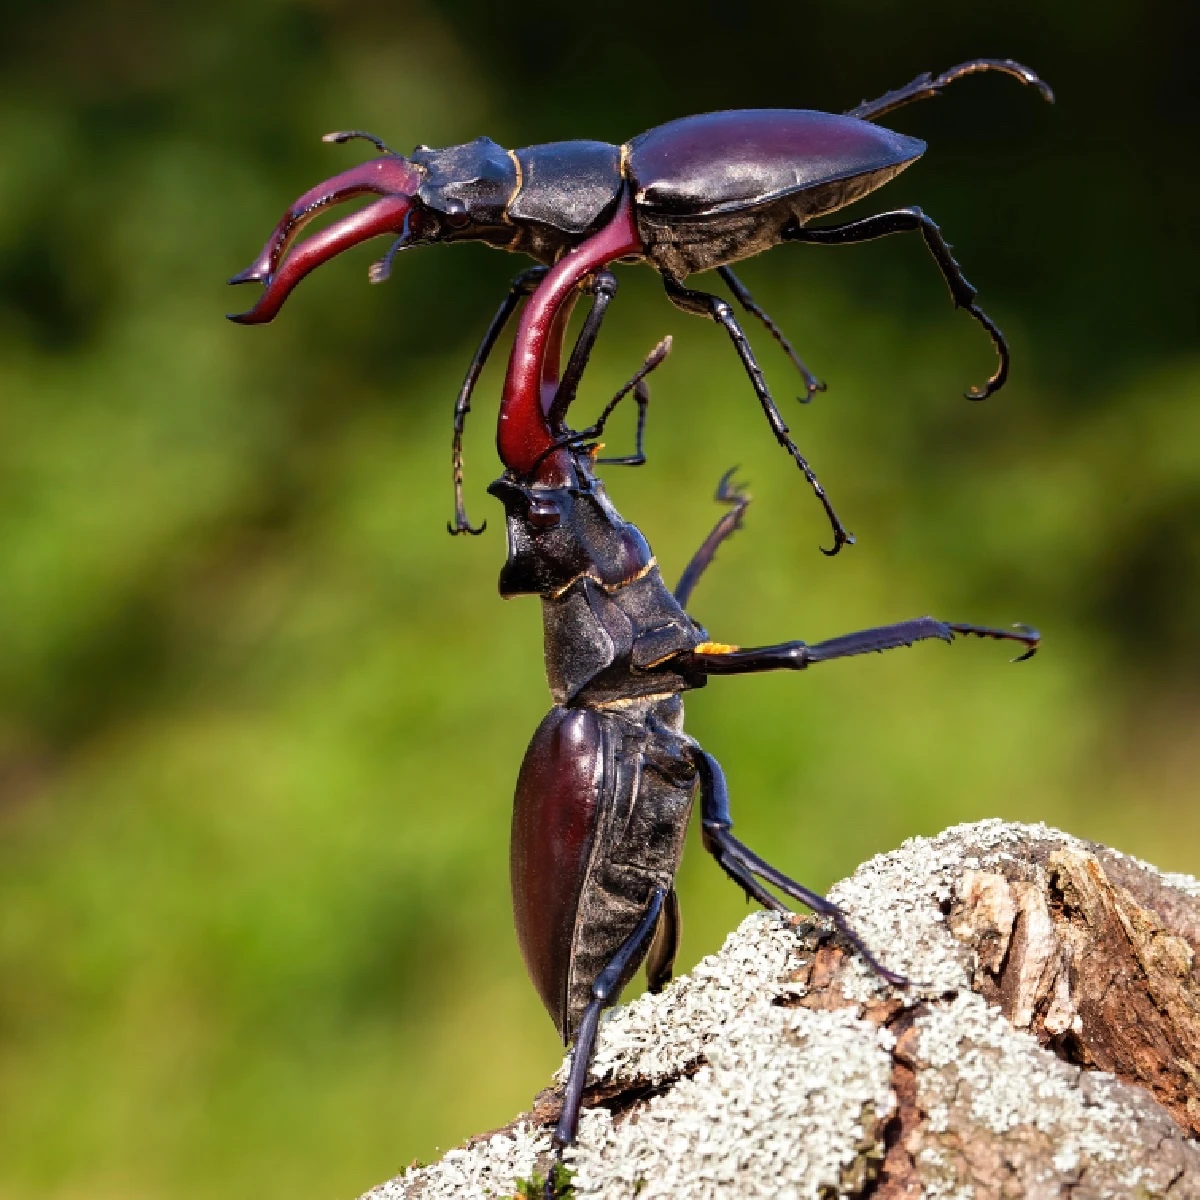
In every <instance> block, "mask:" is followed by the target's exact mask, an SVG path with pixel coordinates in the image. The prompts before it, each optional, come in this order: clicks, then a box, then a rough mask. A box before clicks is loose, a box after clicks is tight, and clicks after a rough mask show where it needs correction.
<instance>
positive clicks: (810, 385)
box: [717, 267, 825, 404]
mask: <svg viewBox="0 0 1200 1200" xmlns="http://www.w3.org/2000/svg"><path fill="white" fill-rule="evenodd" d="M717 274H718V275H720V277H721V278H722V279H723V280H725V283H726V285H727V286H728V288H729V290H730V291H731V292H732V293H733V294H734V296H735V297H736V298H737V302H738V303H739V304H740V305H741V306H742V307H743V308H744V309H745V310H746V311H747V312H748V313H749V314H750V315H751V316H754V317H757V318H758V319H759V320H760V321H761V322H762V323H763V325H764V326H766V329H767V332H768V333H769V334H770V335H771V336H772V337H773V338H774V339H775V340H776V341H777V342H778V343H779V345H780V348H781V349H782V350H783V352H784V354H786V355H787V356H788V358H790V359H791V360H792V366H794V367H795V368H796V370H797V371H799V372H800V377H801V378H802V379H803V380H804V395H803V396H801V397H800V403H801V404H807V403H808V402H809V401H810V400H811V399H812V398H813V396H814V395H816V393H817V392H823V391H824V390H825V385H824V384H823V383H822V382H821V380H819V379H818V378H817V377H816V376H815V375H814V374H813V373H812V372H811V371H810V370H809V369H808V367H807V366H805V364H804V360H803V359H802V358H801V357H800V355H799V354H797V353H796V349H795V347H794V346H793V345H792V343H791V342H789V341H788V339H787V337H786V336H785V335H784V332H783V330H782V329H780V328H779V326H778V325H776V324H775V322H774V320H772V318H771V315H770V313H768V312H766V311H765V310H764V309H762V308H760V307H759V306H758V304H757V302H756V301H755V299H754V297H753V296H752V295H750V289H749V288H747V287H746V285H745V284H744V283H743V282H742V281H741V280H740V279H739V278H738V277H737V276H736V275H735V274H734V273H733V272H732V271H731V270H730V269H729V268H728V267H718V268H717Z"/></svg>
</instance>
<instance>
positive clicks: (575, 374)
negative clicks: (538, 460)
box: [546, 271, 617, 429]
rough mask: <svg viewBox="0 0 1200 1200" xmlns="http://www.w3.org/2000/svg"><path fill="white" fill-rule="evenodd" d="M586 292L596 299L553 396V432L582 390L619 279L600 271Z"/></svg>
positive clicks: (551, 425)
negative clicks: (585, 371) (581, 384)
mask: <svg viewBox="0 0 1200 1200" xmlns="http://www.w3.org/2000/svg"><path fill="white" fill-rule="evenodd" d="M583 290H584V291H588V292H591V293H592V295H593V296H594V297H595V299H594V300H593V301H592V309H591V311H590V312H589V313H588V315H587V316H586V317H585V318H584V321H583V328H582V329H581V330H580V331H579V337H578V338H576V339H575V347H574V349H573V350H572V351H571V357H570V358H569V359H568V360H567V369H566V370H565V371H564V372H563V376H562V379H561V381H560V382H559V385H558V391H557V392H555V393H554V403H553V404H552V405H551V406H550V411H549V412H548V413H547V414H546V420H547V421H549V423H550V428H551V429H556V428H557V427H558V426H559V425H561V424H562V422H563V418H564V417H565V416H566V415H567V409H568V408H570V407H571V401H572V400H574V399H575V393H576V392H577V391H578V390H579V381H580V379H582V378H583V372H584V368H586V367H587V364H588V359H589V358H591V356H592V350H593V349H594V348H595V345H596V338H597V337H598V336H599V334H600V326H601V325H602V324H603V323H604V314H605V313H606V312H607V311H608V306H609V305H610V304H611V303H612V298H613V297H614V296H615V295H616V294H617V277H616V276H615V275H614V274H613V273H612V272H611V271H597V272H596V273H595V275H593V276H592V281H591V283H590V284H589V285H587V286H586V287H585V288H584V289H583Z"/></svg>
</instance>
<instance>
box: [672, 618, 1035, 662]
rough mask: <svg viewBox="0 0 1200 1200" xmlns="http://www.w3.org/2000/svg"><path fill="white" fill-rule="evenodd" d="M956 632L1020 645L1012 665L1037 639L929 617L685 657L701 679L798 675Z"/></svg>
mask: <svg viewBox="0 0 1200 1200" xmlns="http://www.w3.org/2000/svg"><path fill="white" fill-rule="evenodd" d="M955 634H960V635H969V636H971V637H985V638H996V639H998V640H1001V641H1009V642H1019V643H1021V645H1023V646H1025V647H1026V649H1025V652H1024V653H1023V654H1021V655H1019V656H1018V657H1017V658H1015V659H1013V661H1014V662H1023V661H1024V660H1025V659H1027V658H1032V657H1033V655H1034V654H1036V653H1037V648H1038V645H1039V643H1040V640H1041V635H1040V634H1039V633H1038V631H1037V630H1036V629H1031V628H1030V627H1029V626H1027V625H1016V626H1014V627H1013V628H1012V629H994V628H992V627H990V626H985V625H964V624H960V623H956V622H950V621H939V620H937V619H935V618H934V617H916V618H915V619H914V620H911V621H898V622H896V624H894V625H878V626H876V627H875V628H873V629H860V630H858V632H856V633H845V634H842V635H841V636H840V637H834V638H828V639H826V640H825V641H823V642H817V643H815V644H814V645H811V646H810V645H808V644H807V643H805V642H780V643H778V644H777V645H774V646H753V647H747V648H746V649H740V648H736V647H723V648H721V649H719V650H712V651H705V650H704V649H703V645H704V643H701V648H699V649H697V650H694V651H692V653H691V654H690V655H689V656H688V659H689V665H691V666H692V667H694V668H696V669H698V670H699V671H700V673H702V674H704V675H750V674H754V673H756V672H758V671H781V670H783V671H787V670H791V671H802V670H804V668H805V667H809V666H811V665H812V664H813V663H822V662H832V661H833V660H834V659H837V658H853V657H855V656H856V655H859V654H882V653H883V651H885V650H899V649H900V648H902V647H904V646H911V645H913V644H914V643H916V642H924V641H929V640H930V639H934V638H936V639H938V640H940V641H943V642H952V641H953V640H954V635H955Z"/></svg>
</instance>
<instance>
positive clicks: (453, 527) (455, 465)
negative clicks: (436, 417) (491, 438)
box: [446, 267, 549, 534]
mask: <svg viewBox="0 0 1200 1200" xmlns="http://www.w3.org/2000/svg"><path fill="white" fill-rule="evenodd" d="M548 269H549V268H547V267H530V268H529V270H527V271H522V272H521V273H520V275H518V276H517V277H516V279H514V280H513V281H512V283H511V284H510V285H509V289H508V295H507V296H505V297H504V299H503V301H501V304H500V307H499V308H498V309H497V310H496V315H495V316H494V317H493V318H492V321H491V324H490V325H489V326H488V327H487V332H486V333H485V334H484V335H483V340H482V341H481V342H480V343H479V348H478V349H477V350H476V351H475V354H474V356H473V357H472V359H471V362H470V365H469V366H468V367H467V374H466V377H465V378H464V379H463V382H462V387H460V388H459V389H458V398H457V399H456V400H455V402H454V443H453V448H452V450H451V452H450V462H451V469H452V471H453V473H454V524H450V522H447V523H446V528H447V529H448V530H449V531H450V532H451V533H471V534H480V533H482V532H483V531H484V529H485V528H486V527H487V522H486V521H484V523H483V524H482V525H480V526H478V527H476V526H474V525H472V524H471V522H470V521H469V520H467V509H466V505H465V504H464V503H463V430H464V429H465V428H466V424H467V413H469V412H470V411H471V394H472V393H473V392H474V391H475V385H476V383H478V382H479V376H480V374H481V373H482V372H483V367H484V364H485V363H486V362H487V360H488V355H489V354H491V352H492V348H493V347H494V346H495V345H496V339H497V338H499V336H500V334H501V332H502V331H503V329H504V326H505V325H506V324H507V323H508V319H509V317H511V316H512V315H513V312H514V311H515V309H516V307H517V305H518V304H520V303H521V300H522V299H523V298H524V297H525V296H528V295H529V294H530V293H531V292H532V291H533V290H534V288H536V287H537V285H538V284H539V283H541V281H542V280H543V279H544V278H545V275H546V271H547V270H548Z"/></svg>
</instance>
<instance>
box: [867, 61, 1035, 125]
mask: <svg viewBox="0 0 1200 1200" xmlns="http://www.w3.org/2000/svg"><path fill="white" fill-rule="evenodd" d="M982 71H1000V72H1001V73H1003V74H1005V75H1011V76H1012V77H1013V78H1014V79H1016V80H1018V81H1019V82H1020V83H1024V84H1028V85H1029V86H1030V87H1035V88H1037V90H1038V91H1039V92H1040V93H1041V96H1042V99H1043V100H1046V101H1047V102H1048V103H1050V104H1053V103H1054V93H1053V92H1052V91H1051V90H1050V87H1049V85H1048V84H1046V83H1044V82H1043V81H1042V80H1041V79H1039V78H1038V77H1037V75H1036V74H1034V72H1033V71H1031V70H1030V69H1029V68H1028V67H1023V66H1022V65H1021V64H1020V63H1019V62H1016V61H1014V60H1013V59H1011V58H973V59H971V61H970V62H965V63H959V64H958V66H956V67H951V68H950V69H949V70H948V71H943V72H942V73H941V74H940V75H938V76H937V77H936V78H935V77H934V76H933V75H931V74H930V73H929V72H928V71H925V72H924V73H923V74H921V75H918V76H917V77H916V79H914V80H913V81H912V82H911V83H906V84H905V85H904V86H903V87H901V88H896V89H895V90H894V91H891V92H887V93H885V94H884V95H882V96H880V97H879V99H878V100H864V101H863V102H862V103H861V104H859V105H856V106H855V107H854V108H851V109H847V110H846V113H845V115H846V116H847V117H857V118H858V119H859V120H860V121H874V120H876V119H877V118H879V117H882V116H883V115H884V114H886V113H890V112H892V111H894V110H895V109H897V108H902V107H903V106H904V105H906V104H911V103H912V102H913V101H914V100H932V99H933V98H934V97H935V96H940V95H941V94H942V89H943V88H944V87H946V86H947V85H948V84H951V83H953V82H954V81H955V80H956V79H962V78H963V77H964V76H966V75H976V74H979V73H980V72H982Z"/></svg>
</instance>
